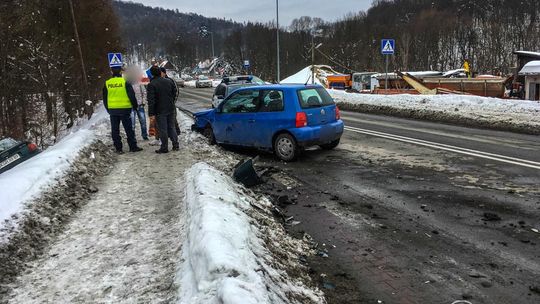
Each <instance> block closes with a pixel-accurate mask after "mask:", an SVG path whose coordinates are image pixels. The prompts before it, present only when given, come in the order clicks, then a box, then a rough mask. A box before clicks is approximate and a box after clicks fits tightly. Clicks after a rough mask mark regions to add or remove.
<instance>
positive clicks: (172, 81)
mask: <svg viewBox="0 0 540 304" xmlns="http://www.w3.org/2000/svg"><path fill="white" fill-rule="evenodd" d="M159 70H160V71H161V77H163V78H165V79H167V80H168V81H170V82H171V83H172V84H173V86H174V102H175V104H176V101H177V100H178V95H180V91H179V90H178V85H177V84H176V81H174V80H173V79H172V78H170V77H169V76H168V75H167V69H165V68H164V67H160V68H159ZM174 128H175V130H176V135H180V126H179V125H178V120H177V119H176V111H174Z"/></svg>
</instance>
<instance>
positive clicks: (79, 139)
mask: <svg viewBox="0 0 540 304" xmlns="http://www.w3.org/2000/svg"><path fill="white" fill-rule="evenodd" d="M107 121H108V114H107V112H106V111H105V108H104V107H100V108H99V109H98V110H97V111H96V113H95V114H94V115H93V116H92V118H91V119H90V120H88V121H86V122H85V123H83V124H82V125H80V126H77V127H76V129H74V130H72V133H71V134H68V135H66V136H65V137H64V138H63V139H62V140H60V141H59V142H58V143H57V144H55V145H54V146H51V147H50V148H48V149H47V150H45V151H43V152H42V153H40V154H38V155H37V156H35V157H33V158H31V159H29V160H27V161H25V162H23V163H21V164H20V165H18V166H16V167H14V168H13V169H11V170H8V171H6V172H5V173H2V174H0V194H1V195H0V223H2V222H3V221H4V220H6V219H9V218H11V217H12V216H13V215H16V214H18V213H20V212H21V211H22V210H23V209H24V205H25V202H27V201H29V200H31V199H32V198H34V197H36V196H38V195H39V194H40V193H41V191H42V190H43V189H44V188H45V187H47V186H50V185H52V184H53V183H54V182H55V180H56V179H57V178H58V177H61V176H62V175H63V174H64V173H65V172H66V170H67V169H69V168H70V166H71V163H72V162H73V160H74V159H75V158H76V157H77V156H78V154H79V151H81V150H82V149H84V148H85V147H87V146H89V145H90V144H91V143H92V142H93V140H94V139H95V138H96V136H98V135H103V134H105V133H106V129H107V127H106V124H105V122H107Z"/></svg>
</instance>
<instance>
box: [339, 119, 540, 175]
mask: <svg viewBox="0 0 540 304" xmlns="http://www.w3.org/2000/svg"><path fill="white" fill-rule="evenodd" d="M345 130H347V131H351V132H355V133H361V134H366V135H371V136H377V137H382V138H387V139H392V140H397V141H401V142H407V143H411V144H416V145H420V146H425V147H430V148H435V149H439V150H444V151H450V152H455V153H460V154H465V155H470V156H475V157H480V158H485V159H490V160H495V161H499V162H503V163H508V164H513V165H518V166H522V167H527V168H533V169H537V170H540V163H539V162H535V161H531V160H526V159H521V158H515V157H510V156H505V155H500V154H494V153H488V152H483V151H478V150H472V149H467V148H461V147H456V146H451V145H446V144H441V143H436V142H431V141H426V140H422V139H416V138H412V137H405V136H400V135H394V134H390V133H383V132H378V131H372V130H367V129H361V128H356V127H349V126H347V127H345Z"/></svg>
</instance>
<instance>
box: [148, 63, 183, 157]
mask: <svg viewBox="0 0 540 304" xmlns="http://www.w3.org/2000/svg"><path fill="white" fill-rule="evenodd" d="M150 72H151V73H152V76H153V78H152V80H151V81H150V83H149V84H148V87H147V89H146V92H147V98H146V100H147V101H148V115H150V116H154V115H155V116H156V120H157V125H158V129H159V137H160V140H161V148H160V149H159V150H156V153H167V152H169V141H168V139H169V138H170V139H171V141H172V145H173V150H174V151H178V150H179V144H178V134H177V133H176V130H175V127H174V125H175V124H174V122H175V120H176V119H175V112H176V106H175V104H174V103H175V96H176V89H175V87H174V86H173V84H172V83H171V82H170V81H169V80H167V79H164V78H162V77H161V71H160V70H159V67H157V66H153V67H152V68H150Z"/></svg>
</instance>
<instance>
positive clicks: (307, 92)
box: [298, 88, 334, 109]
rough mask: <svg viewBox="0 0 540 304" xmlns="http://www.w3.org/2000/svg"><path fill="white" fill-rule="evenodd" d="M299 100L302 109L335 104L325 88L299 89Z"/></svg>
mask: <svg viewBox="0 0 540 304" xmlns="http://www.w3.org/2000/svg"><path fill="white" fill-rule="evenodd" d="M298 100H299V101H300V106H301V107H302V109H308V108H319V107H323V106H329V105H333V104H334V100H333V99H332V97H331V96H330V94H328V92H327V91H326V90H325V89H324V88H311V89H302V90H299V91H298Z"/></svg>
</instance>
